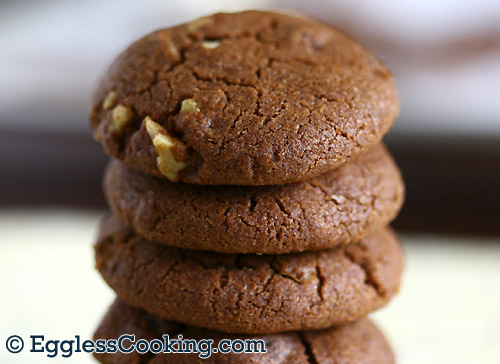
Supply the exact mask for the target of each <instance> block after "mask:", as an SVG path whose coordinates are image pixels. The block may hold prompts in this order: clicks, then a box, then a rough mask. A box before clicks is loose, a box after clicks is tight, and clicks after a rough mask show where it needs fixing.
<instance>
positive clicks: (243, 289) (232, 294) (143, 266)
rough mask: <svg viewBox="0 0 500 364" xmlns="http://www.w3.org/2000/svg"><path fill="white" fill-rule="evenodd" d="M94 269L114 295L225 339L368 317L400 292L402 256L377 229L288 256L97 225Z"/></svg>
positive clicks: (113, 222)
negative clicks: (166, 242) (157, 239)
mask: <svg viewBox="0 0 500 364" xmlns="http://www.w3.org/2000/svg"><path fill="white" fill-rule="evenodd" d="M95 253H96V262H97V269H98V270H99V271H100V273H101V274H102V276H103V277H104V279H105V280H106V282H107V283H108V284H109V285H110V286H111V288H113V290H115V292H116V293H117V295H118V297H119V298H121V299H122V300H124V301H125V302H127V303H128V304H130V305H132V306H135V307H140V308H143V309H145V310H147V311H148V312H150V313H152V314H154V315H157V316H159V317H162V318H164V319H167V320H176V321H179V322H182V323H185V324H188V325H193V326H199V327H205V328H209V329H214V330H220V331H224V332H232V333H276V332H283V331H290V330H308V329H322V328H327V327H330V326H332V325H337V324H343V323H346V322H350V321H354V320H356V319H359V318H361V317H364V316H366V315H367V314H368V313H370V312H372V311H373V310H375V309H377V308H379V307H381V306H382V305H384V304H385V303H387V302H388V301H389V299H390V298H391V297H392V296H393V295H394V294H395V293H396V291H397V290H398V287H399V281H400V275H401V271H402V267H403V257H402V252H401V247H400V244H399V241H398V239H397V238H396V236H395V235H394V233H393V232H392V231H391V230H390V229H383V230H381V231H379V232H377V233H375V234H372V235H370V236H367V237H365V238H363V239H362V240H361V241H360V242H358V243H352V244H349V245H346V246H343V247H340V248H334V249H330V250H322V251H318V252H302V253H292V254H288V255H242V254H222V253H213V252H205V251H189V250H186V249H178V248H171V247H166V246H163V245H160V244H156V243H151V242H149V241H147V240H146V239H144V238H142V237H141V236H139V235H137V234H135V233H133V232H132V231H131V230H129V229H127V228H126V227H125V226H124V225H123V224H122V223H121V222H120V221H119V219H118V218H116V217H114V216H111V217H108V218H106V219H105V220H104V222H103V225H102V228H101V233H100V237H99V239H98V242H97V244H96V246H95Z"/></svg>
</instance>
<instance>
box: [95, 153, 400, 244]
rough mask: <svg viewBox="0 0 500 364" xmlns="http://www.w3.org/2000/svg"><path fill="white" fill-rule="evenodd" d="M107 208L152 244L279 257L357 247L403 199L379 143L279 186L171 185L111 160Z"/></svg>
mask: <svg viewBox="0 0 500 364" xmlns="http://www.w3.org/2000/svg"><path fill="white" fill-rule="evenodd" d="M104 189H105V194H106V196H107V200H108V203H109V205H110V206H111V208H112V210H113V211H114V212H115V214H117V215H118V216H119V217H120V218H121V220H122V221H124V222H125V223H126V225H127V226H129V227H130V228H131V229H132V230H134V231H136V232H137V233H139V234H141V235H143V236H145V237H146V238H147V239H149V240H151V241H154V242H156V243H161V244H165V245H168V246H177V247H181V248H187V249H201V250H212V251H218V252H223V253H257V254H282V253H289V252H298V251H304V250H319V249H324V248H330V247H333V246H338V245H341V244H345V243H349V242H356V241H358V240H359V239H361V238H362V237H363V236H364V235H365V234H366V233H367V232H370V231H374V230H376V229H378V228H380V227H382V226H385V225H387V224H388V223H389V222H390V221H391V220H392V219H393V218H394V217H395V216H396V214H397V213H398V211H399V209H400V207H401V205H402V202H403V197H404V185H403V181H402V179H401V175H400V173H399V170H398V168H397V166H396V165H395V163H394V161H393V160H392V158H391V156H390V155H389V153H388V152H387V150H386V149H385V147H384V146H383V145H381V144H379V145H377V146H375V147H374V148H372V149H371V150H370V151H369V152H367V153H365V154H363V155H361V156H360V157H359V158H357V159H355V160H352V161H349V162H347V163H345V164H343V165H342V166H341V167H340V168H338V169H336V170H332V171H329V172H326V173H325V174H323V175H320V176H318V177H315V178H313V179H311V180H308V181H305V182H300V183H296V184H292V185H284V186H199V185H192V184H184V183H172V182H169V181H167V180H165V179H161V178H154V177H151V176H148V175H144V174H141V173H138V172H136V171H134V170H133V169H131V168H129V167H127V166H125V165H124V164H123V163H120V162H118V161H116V160H115V161H113V162H111V164H110V166H109V167H108V170H107V172H106V177H105V182H104Z"/></svg>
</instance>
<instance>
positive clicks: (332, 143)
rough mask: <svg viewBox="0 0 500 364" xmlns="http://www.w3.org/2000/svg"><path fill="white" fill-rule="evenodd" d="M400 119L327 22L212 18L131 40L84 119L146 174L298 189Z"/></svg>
mask: <svg viewBox="0 0 500 364" xmlns="http://www.w3.org/2000/svg"><path fill="white" fill-rule="evenodd" d="M397 113H398V98H397V93H396V89H395V85H394V82H393V79H392V76H391V74H390V72H389V71H388V70H387V68H386V67H385V66H384V65H383V64H382V63H381V62H380V61H379V60H378V59H377V58H376V57H375V56H373V55H372V54H371V53H370V52H369V51H367V50H366V49H365V48H363V47H362V46H360V45H359V44H358V43H356V42H355V41H353V40H352V39H351V38H349V37H348V36H346V35H345V34H343V33H342V32H340V31H339V30H337V29H336V28H333V27H331V26H329V25H326V24H325V23H322V22H319V21H317V20H313V19H310V18H298V17H293V16H289V15H284V14H277V13H270V12H261V11H246V12H241V13H232V14H215V15H212V16H208V17H205V18H201V19H198V20H195V21H193V22H191V23H188V24H184V25H180V26H176V27H173V28H169V29H162V30H158V31H156V32H154V33H151V34H149V35H147V36H145V37H144V38H142V39H140V40H138V41H137V42H135V43H134V44H132V45H131V46H130V47H129V48H128V49H127V50H125V52H124V53H122V54H121V55H120V56H119V57H118V58H117V59H116V60H115V62H114V63H113V64H112V66H111V68H110V69H109V71H108V73H107V74H106V76H105V77H104V79H103V80H102V82H101V83H100V85H99V87H98V90H97V92H96V94H95V97H94V107H93V110H92V112H91V115H90V120H91V125H92V127H93V128H94V130H95V136H96V138H97V139H98V140H100V141H101V142H102V144H103V145H104V148H105V149H106V151H107V152H108V153H109V154H110V155H112V156H114V157H116V158H118V159H121V160H123V161H124V162H125V163H126V164H127V165H129V166H131V167H133V168H135V169H138V170H140V171H142V172H145V173H147V174H152V175H155V176H159V177H165V178H168V179H170V180H172V181H177V180H181V181H184V182H188V183H196V184H211V185H218V184H233V185H269V184H287V183H292V182H298V181H303V180H306V179H309V178H312V177H315V176H318V175H319V174H321V173H324V172H326V171H328V170H331V169H334V168H336V167H338V166H340V165H341V164H342V163H343V162H345V161H346V160H347V159H349V158H350V157H352V156H355V155H357V154H359V153H361V152H363V151H364V150H366V149H368V148H369V147H371V146H373V145H374V144H376V143H378V142H379V141H380V140H381V138H382V136H383V135H384V134H385V133H386V132H387V131H388V129H389V128H390V127H391V125H392V123H393V121H394V119H395V117H396V115H397Z"/></svg>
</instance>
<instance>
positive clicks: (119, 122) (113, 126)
mask: <svg viewBox="0 0 500 364" xmlns="http://www.w3.org/2000/svg"><path fill="white" fill-rule="evenodd" d="M133 117H134V112H133V111H132V110H131V109H130V108H128V107H126V106H123V105H121V104H120V105H118V106H116V107H115V108H114V109H113V113H112V114H111V123H110V124H109V129H110V130H111V131H114V132H121V131H122V130H123V128H124V127H125V125H127V124H128V123H129V122H130V121H131V120H132V118H133Z"/></svg>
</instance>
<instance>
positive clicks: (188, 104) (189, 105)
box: [181, 99, 200, 112]
mask: <svg viewBox="0 0 500 364" xmlns="http://www.w3.org/2000/svg"><path fill="white" fill-rule="evenodd" d="M181 111H185V112H200V108H199V107H198V104H197V103H196V101H194V100H193V99H186V100H182V104H181Z"/></svg>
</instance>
